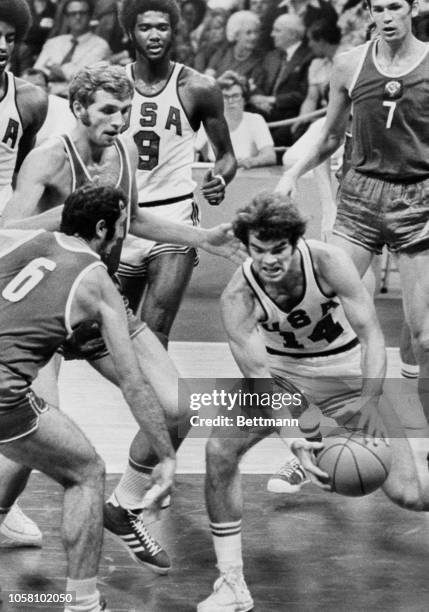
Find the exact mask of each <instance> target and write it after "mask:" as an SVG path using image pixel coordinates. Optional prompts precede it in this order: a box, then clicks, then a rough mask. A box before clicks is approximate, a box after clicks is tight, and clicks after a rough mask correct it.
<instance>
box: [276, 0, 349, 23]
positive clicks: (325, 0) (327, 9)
mask: <svg viewBox="0 0 429 612" xmlns="http://www.w3.org/2000/svg"><path fill="white" fill-rule="evenodd" d="M280 6H284V7H285V8H287V10H288V13H289V14H290V15H298V17H301V19H302V21H303V22H304V25H305V27H306V28H309V27H310V26H311V25H312V24H313V23H314V22H316V21H320V20H322V19H323V20H324V21H330V22H331V23H332V24H335V23H337V21H338V13H337V11H336V10H335V8H334V6H333V4H332V3H331V2H330V0H310V1H308V0H283V2H281V3H280Z"/></svg>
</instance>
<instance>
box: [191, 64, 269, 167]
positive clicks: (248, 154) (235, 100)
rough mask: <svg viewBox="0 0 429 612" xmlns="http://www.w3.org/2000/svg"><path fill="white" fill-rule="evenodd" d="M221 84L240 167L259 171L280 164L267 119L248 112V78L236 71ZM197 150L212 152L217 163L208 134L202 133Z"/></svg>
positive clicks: (211, 156) (226, 115)
mask: <svg viewBox="0 0 429 612" xmlns="http://www.w3.org/2000/svg"><path fill="white" fill-rule="evenodd" d="M217 84H218V85H219V87H220V88H221V90H222V94H223V99H224V104H225V119H226V122H227V124H228V127H229V131H230V134H231V141H232V146H233V148H234V153H235V156H236V158H237V162H238V165H239V167H241V168H255V167H256V166H270V165H273V164H275V163H276V154H275V152H274V144H273V139H272V137H271V134H270V130H269V129H268V126H267V124H266V122H265V119H264V118H263V117H262V116H261V115H258V114H257V113H247V112H245V111H244V107H245V104H246V101H247V99H248V97H249V86H248V83H247V80H246V78H245V77H242V76H240V75H239V74H237V73H236V72H233V71H232V70H228V71H227V72H225V73H224V74H223V75H222V76H221V77H220V78H219V79H217ZM196 149H197V150H199V151H204V150H205V149H206V150H207V149H208V152H207V154H206V157H207V159H208V160H210V161H212V160H214V155H213V151H212V150H211V148H210V146H209V144H208V141H207V136H206V133H205V132H204V130H203V129H201V130H200V132H199V134H198V137H197V142H196Z"/></svg>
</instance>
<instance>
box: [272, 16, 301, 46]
mask: <svg viewBox="0 0 429 612" xmlns="http://www.w3.org/2000/svg"><path fill="white" fill-rule="evenodd" d="M271 37H272V39H273V43H274V46H275V47H276V49H287V48H288V47H290V46H291V45H293V44H294V43H295V42H297V41H298V37H297V33H296V31H295V30H294V29H293V28H290V27H289V26H288V25H287V23H286V22H284V21H282V20H280V19H276V21H275V22H274V24H273V29H272V32H271Z"/></svg>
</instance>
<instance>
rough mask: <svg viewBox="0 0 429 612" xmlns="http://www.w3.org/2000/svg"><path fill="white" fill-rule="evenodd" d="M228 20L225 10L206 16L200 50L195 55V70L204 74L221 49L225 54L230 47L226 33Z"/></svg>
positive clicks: (212, 12) (211, 12)
mask: <svg viewBox="0 0 429 612" xmlns="http://www.w3.org/2000/svg"><path fill="white" fill-rule="evenodd" d="M227 20H228V13H227V12H226V11H224V10H223V9H216V10H213V11H210V12H209V14H208V15H207V16H206V18H205V20H204V21H205V23H204V29H203V31H202V33H201V38H200V42H199V46H198V50H197V53H196V54H195V59H194V68H195V70H198V71H199V72H204V71H205V70H206V68H207V67H208V65H209V62H210V60H211V58H212V57H213V55H214V54H215V53H216V52H218V51H219V49H222V51H223V53H225V52H226V48H227V46H228V42H227V40H226V31H225V30H226V22H227Z"/></svg>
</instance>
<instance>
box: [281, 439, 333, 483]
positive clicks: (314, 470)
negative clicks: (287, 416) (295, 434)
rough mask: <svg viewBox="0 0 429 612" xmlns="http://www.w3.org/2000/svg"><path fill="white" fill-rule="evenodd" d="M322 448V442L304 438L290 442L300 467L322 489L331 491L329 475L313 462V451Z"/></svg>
mask: <svg viewBox="0 0 429 612" xmlns="http://www.w3.org/2000/svg"><path fill="white" fill-rule="evenodd" d="M322 449H323V443H322V442H309V441H308V440H305V439H304V438H299V439H298V440H294V441H293V442H292V444H291V450H292V452H293V453H294V454H295V455H296V456H297V457H298V459H299V462H300V463H301V465H302V467H303V468H304V470H305V471H306V472H307V473H308V474H309V476H310V479H311V482H313V483H314V484H315V485H316V486H318V487H319V488H320V489H323V490H324V491H331V490H332V488H331V483H330V480H329V475H328V474H327V473H326V472H324V471H323V470H321V469H320V468H319V467H318V466H317V465H316V464H315V457H314V451H317V450H322Z"/></svg>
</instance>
